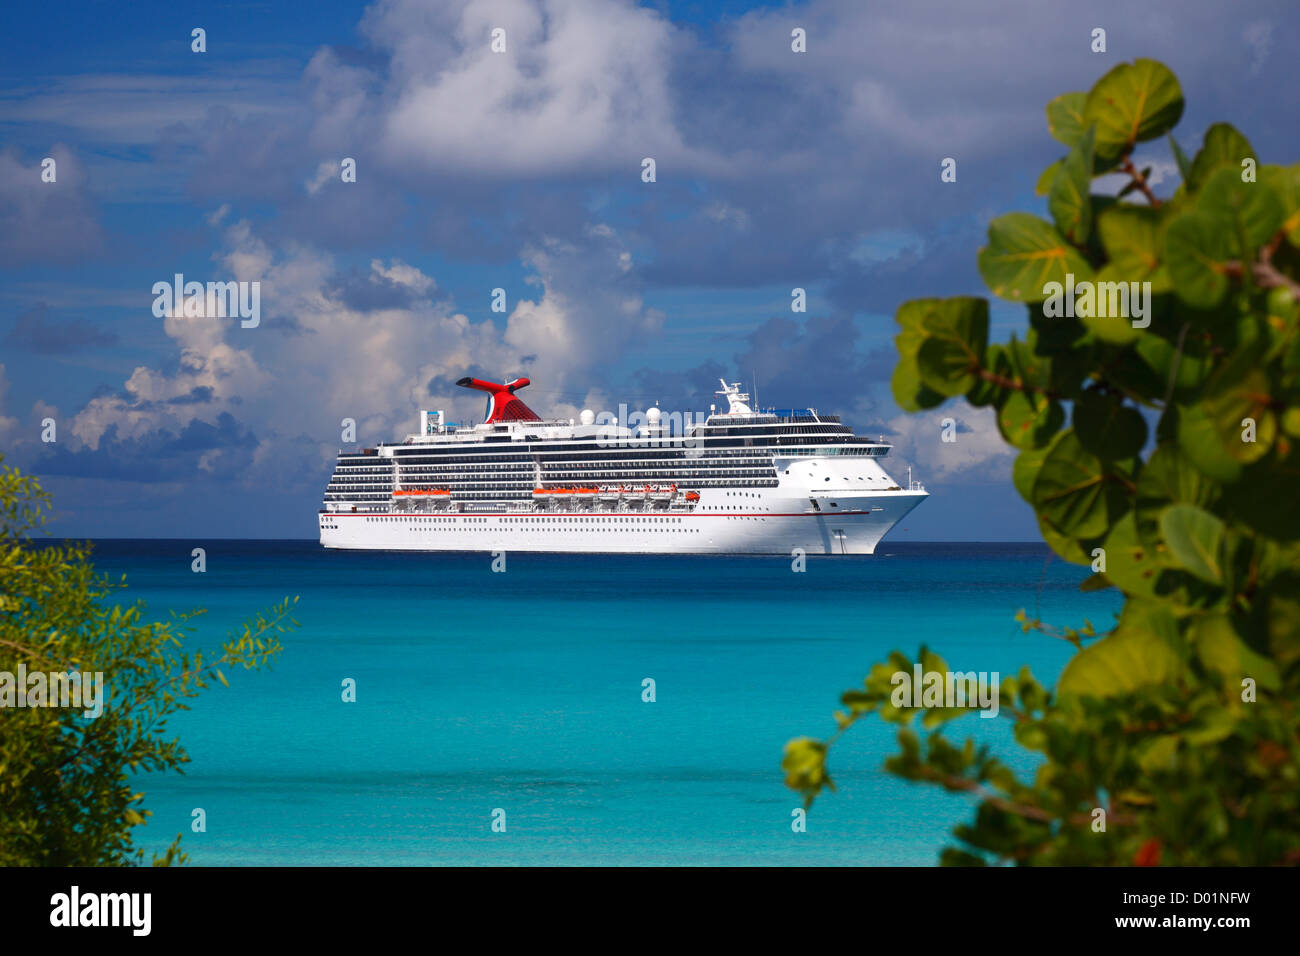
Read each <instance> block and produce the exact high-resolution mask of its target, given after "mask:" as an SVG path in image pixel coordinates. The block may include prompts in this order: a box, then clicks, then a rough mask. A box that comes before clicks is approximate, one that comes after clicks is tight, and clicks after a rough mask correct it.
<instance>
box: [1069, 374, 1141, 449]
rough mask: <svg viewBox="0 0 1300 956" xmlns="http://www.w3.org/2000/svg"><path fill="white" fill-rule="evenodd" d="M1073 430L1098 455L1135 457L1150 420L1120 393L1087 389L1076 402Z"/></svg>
mask: <svg viewBox="0 0 1300 956" xmlns="http://www.w3.org/2000/svg"><path fill="white" fill-rule="evenodd" d="M1074 433H1075V435H1076V436H1078V439H1079V444H1081V445H1082V446H1083V447H1084V448H1086V449H1087V450H1088V451H1090V452H1092V454H1094V455H1096V456H1097V457H1098V458H1105V459H1109V460H1112V461H1113V460H1117V459H1121V458H1132V457H1133V456H1134V455H1136V454H1137V453H1138V452H1140V451H1141V450H1142V446H1143V445H1145V444H1146V440H1147V423H1146V420H1145V419H1143V417H1142V415H1141V414H1140V413H1139V412H1138V411H1137V409H1135V408H1133V407H1131V406H1128V405H1125V404H1124V400H1123V399H1122V398H1121V397H1120V396H1118V395H1105V394H1102V393H1101V392H1099V391H1096V390H1091V391H1087V392H1084V393H1083V394H1082V395H1081V396H1079V398H1078V400H1077V401H1075V403H1074Z"/></svg>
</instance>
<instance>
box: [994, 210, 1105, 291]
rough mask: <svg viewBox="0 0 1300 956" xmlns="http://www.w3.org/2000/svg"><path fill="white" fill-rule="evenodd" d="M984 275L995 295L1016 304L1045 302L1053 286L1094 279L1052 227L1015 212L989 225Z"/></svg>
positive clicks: (1086, 264)
mask: <svg viewBox="0 0 1300 956" xmlns="http://www.w3.org/2000/svg"><path fill="white" fill-rule="evenodd" d="M979 270H980V275H981V276H982V277H983V279H984V281H985V282H986V283H987V284H988V286H989V288H990V289H992V290H993V294H994V295H997V296H999V297H1000V298H1003V299H1011V300H1013V301H1015V302H1042V301H1043V300H1044V299H1045V298H1047V297H1048V295H1049V292H1046V291H1044V289H1043V287H1044V285H1046V284H1047V283H1049V282H1057V283H1060V284H1061V285H1062V286H1064V284H1065V277H1066V275H1067V274H1070V273H1072V274H1073V275H1074V277H1075V281H1076V282H1078V281H1082V280H1084V279H1091V278H1092V267H1091V266H1090V265H1088V262H1087V260H1086V259H1084V258H1083V256H1082V255H1081V254H1080V253H1079V251H1078V250H1076V249H1075V248H1074V247H1073V246H1071V245H1070V244H1069V243H1068V242H1066V241H1065V239H1064V238H1062V237H1061V234H1060V233H1058V232H1057V231H1056V230H1055V229H1053V228H1052V225H1051V224H1050V223H1048V222H1045V221H1044V220H1042V219H1039V218H1038V217H1037V216H1031V215H1030V214H1029V213H1024V212H1012V213H1007V214H1006V215H1005V216H999V217H998V218H997V219H994V220H993V222H991V223H990V224H989V244H988V245H987V246H985V247H984V248H983V249H981V250H980V252H979Z"/></svg>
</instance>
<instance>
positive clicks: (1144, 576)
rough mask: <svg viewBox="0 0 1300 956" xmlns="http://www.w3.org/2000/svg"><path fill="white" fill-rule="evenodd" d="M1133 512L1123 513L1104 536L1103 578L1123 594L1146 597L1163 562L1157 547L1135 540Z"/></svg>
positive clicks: (1151, 589) (1157, 579) (1149, 595)
mask: <svg viewBox="0 0 1300 956" xmlns="http://www.w3.org/2000/svg"><path fill="white" fill-rule="evenodd" d="M1136 514H1137V513H1136V512H1135V511H1130V512H1129V513H1128V514H1126V515H1124V517H1123V518H1121V519H1120V520H1119V521H1118V522H1117V523H1116V524H1115V526H1114V527H1113V528H1111V529H1110V534H1108V535H1107V536H1106V541H1105V544H1104V547H1105V549H1106V577H1107V578H1109V579H1110V580H1111V581H1113V582H1114V584H1115V586H1116V587H1118V588H1119V589H1120V590H1122V591H1123V592H1124V593H1125V594H1130V595H1136V596H1138V597H1148V598H1150V597H1155V593H1156V585H1157V583H1158V582H1159V580H1160V572H1161V571H1163V570H1164V569H1165V568H1166V567H1167V564H1166V562H1165V561H1164V559H1163V558H1162V556H1161V554H1160V552H1159V550H1158V549H1156V548H1155V547H1152V546H1151V545H1148V544H1145V543H1144V542H1142V541H1141V540H1139V538H1138V533H1137V517H1136Z"/></svg>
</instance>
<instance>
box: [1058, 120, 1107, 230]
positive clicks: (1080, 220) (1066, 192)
mask: <svg viewBox="0 0 1300 956" xmlns="http://www.w3.org/2000/svg"><path fill="white" fill-rule="evenodd" d="M1095 138H1096V127H1093V126H1089V127H1088V131H1087V132H1086V133H1084V134H1083V136H1082V137H1080V139H1079V141H1078V142H1077V143H1075V145H1074V146H1073V148H1071V150H1070V153H1069V155H1068V156H1066V157H1065V164H1064V165H1063V166H1062V167H1061V171H1060V172H1059V173H1058V174H1057V176H1056V179H1055V180H1053V182H1052V191H1051V194H1050V195H1049V197H1048V200H1047V208H1048V211H1049V212H1051V214H1052V220H1053V221H1054V222H1055V223H1056V228H1057V230H1058V231H1059V232H1060V233H1061V234H1062V235H1064V236H1065V237H1066V238H1067V239H1069V240H1070V241H1071V242H1073V243H1074V244H1075V245H1082V244H1083V243H1085V242H1087V241H1088V234H1089V232H1090V231H1091V229H1092V195H1091V193H1092V146H1093V141H1094V140H1095Z"/></svg>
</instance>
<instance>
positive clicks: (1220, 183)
mask: <svg viewBox="0 0 1300 956" xmlns="http://www.w3.org/2000/svg"><path fill="white" fill-rule="evenodd" d="M1196 210H1197V212H1199V213H1201V214H1203V215H1206V216H1210V217H1211V218H1213V219H1215V220H1216V221H1217V222H1219V223H1220V228H1222V229H1226V230H1227V232H1228V234H1229V235H1230V236H1231V237H1232V239H1233V240H1234V244H1233V250H1234V252H1235V253H1236V254H1237V256H1239V257H1247V256H1253V254H1254V250H1256V249H1258V248H1259V247H1260V246H1261V245H1263V244H1264V243H1265V242H1267V241H1268V239H1269V238H1271V237H1272V235H1273V233H1275V232H1277V228H1278V226H1280V225H1281V224H1282V220H1283V218H1284V213H1283V210H1282V202H1281V200H1280V199H1278V196H1277V193H1275V192H1273V190H1272V189H1270V188H1269V187H1268V186H1266V185H1265V184H1263V183H1259V182H1254V183H1244V182H1242V181H1241V172H1240V170H1237V169H1233V168H1232V167H1222V168H1220V169H1216V170H1215V171H1214V172H1213V173H1211V174H1210V178H1209V179H1207V180H1206V181H1205V184H1204V185H1203V186H1202V187H1201V192H1200V194H1199V195H1198V196H1197V198H1196Z"/></svg>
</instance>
